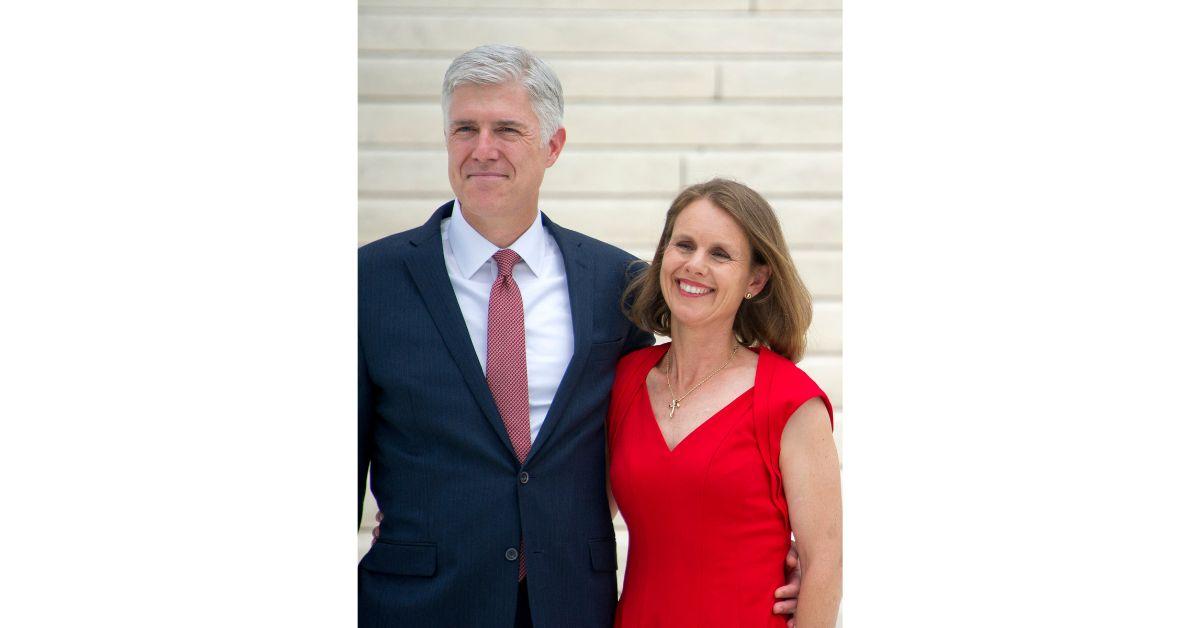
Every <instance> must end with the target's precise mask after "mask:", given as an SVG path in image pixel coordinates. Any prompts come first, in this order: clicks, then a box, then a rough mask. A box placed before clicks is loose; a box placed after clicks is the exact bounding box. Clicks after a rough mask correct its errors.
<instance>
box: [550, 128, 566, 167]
mask: <svg viewBox="0 0 1200 628" xmlns="http://www.w3.org/2000/svg"><path fill="white" fill-rule="evenodd" d="M566 143H567V130H566V129H564V128H562V127H559V128H558V130H557V131H555V132H554V135H551V136H550V154H549V155H547V156H546V167H547V168H549V167H550V166H553V165H554V162H556V161H558V155H559V153H561V152H562V149H563V144H566Z"/></svg>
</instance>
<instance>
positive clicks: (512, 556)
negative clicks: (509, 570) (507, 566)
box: [504, 547, 517, 560]
mask: <svg viewBox="0 0 1200 628" xmlns="http://www.w3.org/2000/svg"><path fill="white" fill-rule="evenodd" d="M504 557H505V558H507V559H509V560H516V559H517V548H515V547H510V548H508V549H506V550H504Z"/></svg>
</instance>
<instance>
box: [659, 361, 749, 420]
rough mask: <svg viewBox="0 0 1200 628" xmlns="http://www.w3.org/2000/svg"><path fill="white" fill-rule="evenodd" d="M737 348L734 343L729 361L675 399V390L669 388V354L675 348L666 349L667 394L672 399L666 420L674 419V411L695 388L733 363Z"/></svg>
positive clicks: (669, 402)
mask: <svg viewBox="0 0 1200 628" xmlns="http://www.w3.org/2000/svg"><path fill="white" fill-rule="evenodd" d="M738 346H739V345H738V344H737V343H734V345H733V350H732V351H730V352H729V359H728V360H725V363H724V364H722V365H721V366H720V367H718V368H717V370H715V371H713V372H711V373H709V374H708V377H705V378H704V379H702V380H700V383H698V384H696V385H695V386H692V387H691V389H689V390H688V391H687V392H685V393H683V396H681V397H678V398H676V397H675V389H674V388H673V387H672V386H671V363H672V360H671V352H672V351H673V350H674V349H675V347H674V346H672V347H671V348H670V349H667V392H668V393H669V395H670V396H671V397H672V399H671V400H670V401H668V402H667V408H669V409H670V410H671V414H670V415H668V416H667V418H668V419H673V418H675V409H676V408H678V407H679V404H680V402H682V401H683V400H684V399H687V396H688V395H690V394H692V392H694V391H695V390H696V389H697V388H699V387H701V386H703V385H704V383H705V382H707V381H708V380H710V379H712V378H713V376H714V375H716V374H717V373H720V372H721V371H723V370H725V367H727V366H729V364H730V363H731V362H733V355H734V354H735V353H737V350H738Z"/></svg>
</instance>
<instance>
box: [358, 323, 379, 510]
mask: <svg viewBox="0 0 1200 628" xmlns="http://www.w3.org/2000/svg"><path fill="white" fill-rule="evenodd" d="M374 416H375V400H374V396H373V394H372V384H371V376H370V374H369V373H368V372H367V361H366V359H365V358H364V357H363V352H362V345H361V344H360V345H359V347H358V526H362V513H363V500H364V499H365V498H366V496H367V469H368V468H369V467H370V464H371V428H372V426H373V425H372V424H373V423H374ZM355 529H357V527H356V528H355Z"/></svg>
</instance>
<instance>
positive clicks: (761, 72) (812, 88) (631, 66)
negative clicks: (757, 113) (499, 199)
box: [358, 55, 842, 128]
mask: <svg viewBox="0 0 1200 628" xmlns="http://www.w3.org/2000/svg"><path fill="white" fill-rule="evenodd" d="M452 59H453V57H452V56H445V57H440V58H437V59H426V58H420V59H411V58H409V59H371V58H368V59H360V60H359V66H358V86H359V94H360V95H361V96H365V97H376V98H410V99H416V98H419V99H424V100H428V101H431V102H440V99H441V93H442V76H443V75H444V74H445V72H446V68H447V67H449V65H450V61H451V60H452ZM545 60H546V62H547V63H549V64H550V65H551V67H553V68H554V72H555V73H556V74H557V75H558V78H559V81H561V82H562V86H563V94H565V95H566V96H567V107H568V109H567V111H568V113H569V114H573V113H574V110H575V105H576V104H578V103H582V102H586V101H588V100H589V99H602V100H606V101H609V100H620V99H639V100H644V99H714V98H719V99H721V100H733V101H736V100H738V99H751V98H840V97H841V95H842V62H841V61H837V60H780V61H670V60H654V59H639V60H636V61H630V60H578V59H564V58H555V57H554V56H553V55H546V56H545ZM718 77H719V78H718ZM568 128H569V127H568Z"/></svg>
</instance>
